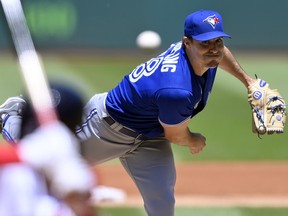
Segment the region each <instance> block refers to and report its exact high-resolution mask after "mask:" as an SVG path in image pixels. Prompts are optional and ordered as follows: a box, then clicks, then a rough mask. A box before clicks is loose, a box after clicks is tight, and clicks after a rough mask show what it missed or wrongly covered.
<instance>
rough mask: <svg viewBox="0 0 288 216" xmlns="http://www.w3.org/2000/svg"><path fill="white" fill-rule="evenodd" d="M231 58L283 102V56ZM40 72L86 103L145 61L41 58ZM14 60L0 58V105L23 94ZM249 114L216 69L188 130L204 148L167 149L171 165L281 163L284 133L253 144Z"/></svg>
mask: <svg viewBox="0 0 288 216" xmlns="http://www.w3.org/2000/svg"><path fill="white" fill-rule="evenodd" d="M256 54H257V55H254V54H252V53H239V54H237V55H236V57H237V59H238V61H239V62H240V63H241V65H242V66H243V68H244V69H245V70H246V71H247V72H248V73H249V74H251V75H252V76H254V74H255V73H256V74H258V76H259V77H261V78H263V79H265V80H266V81H268V82H269V83H270V86H271V87H272V88H276V87H277V88H278V89H279V90H280V92H281V94H282V95H283V96H284V97H285V98H286V101H287V100H288V91H287V80H288V73H287V68H288V61H287V59H288V58H287V54H286V55H284V54H283V53H282V55H277V54H275V53H271V55H263V54H261V55H259V53H256ZM42 57H43V62H44V67H45V70H46V72H47V73H48V76H49V77H50V78H51V79H61V80H66V81H67V80H68V81H70V82H72V83H73V85H75V86H77V87H79V88H81V90H83V92H84V93H85V96H86V97H87V98H86V99H87V100H88V99H89V98H90V97H91V96H92V95H93V94H95V93H99V92H103V91H108V90H109V89H110V88H112V87H113V86H115V85H116V84H117V83H118V82H119V81H120V80H121V78H122V77H123V76H124V75H125V74H126V73H128V72H130V71H131V70H132V69H133V68H134V67H135V66H137V65H138V64H139V63H142V61H143V60H146V59H148V58H150V56H144V55H142V56H141V55H135V56H115V55H111V56H102V57H99V56H98V55H94V56H93V55H90V56H88V55H83V56H81V55H79V57H77V56H73V55H69V57H67V55H66V57H65V54H64V55H43V56H42ZM15 61H16V59H15V58H12V57H11V56H7V55H1V58H0V66H1V79H0V86H1V90H2V91H1V92H0V100H1V101H4V100H5V99H6V98H7V97H9V96H12V95H15V94H19V93H20V92H21V91H22V90H23V84H22V81H21V76H20V75H19V73H18V65H17V64H15ZM251 119H252V117H251V112H250V107H249V105H248V102H247V94H246V88H244V86H243V85H241V84H240V82H238V81H237V80H236V79H235V78H233V77H232V76H231V75H229V74H227V73H226V72H223V71H221V70H219V72H218V75H217V77H216V80H215V85H214V89H213V91H212V94H211V96H210V99H209V102H208V105H207V107H206V109H205V110H204V111H203V112H202V113H200V114H199V115H198V116H196V117H195V118H194V119H193V120H192V121H191V124H190V128H191V130H192V131H197V132H201V133H202V134H203V135H205V136H206V138H207V146H206V148H205V149H204V151H203V152H202V153H201V154H199V155H196V156H194V155H191V154H190V153H189V151H188V149H186V148H183V147H179V146H176V145H173V148H174V153H175V158H176V160H181V161H193V160H194V161H195V160H196V161H203V160H205V161H207V160H228V161H230V160H287V159H288V153H287V152H288V145H287V140H288V136H287V132H285V133H283V134H277V135H272V136H267V135H266V136H262V139H259V138H258V136H257V135H256V134H253V133H252V132H251Z"/></svg>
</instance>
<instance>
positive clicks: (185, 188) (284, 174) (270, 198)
mask: <svg viewBox="0 0 288 216" xmlns="http://www.w3.org/2000/svg"><path fill="white" fill-rule="evenodd" d="M97 170H98V172H99V174H100V176H101V179H100V183H102V184H105V185H107V186H112V187H116V188H120V189H123V190H125V191H126V193H127V199H126V200H125V202H123V203H119V204H121V205H123V204H126V205H139V204H140V205H142V200H141V197H140V196H139V193H138V191H137V188H136V187H135V185H134V183H133V182H132V180H131V179H130V177H129V176H128V175H127V173H126V172H125V170H124V169H123V168H122V166H121V165H110V164H106V165H105V164H104V165H100V166H99V167H97ZM175 195H176V205H188V206H193V205H194V206H204V205H205V206H207V205H210V206H214V205H216V206H231V205H240V206H286V207H287V206H288V162H286V161H285V162H251V163H250V162H207V163H199V162H192V163H189V164H188V163H186V164H177V183H176V187H175Z"/></svg>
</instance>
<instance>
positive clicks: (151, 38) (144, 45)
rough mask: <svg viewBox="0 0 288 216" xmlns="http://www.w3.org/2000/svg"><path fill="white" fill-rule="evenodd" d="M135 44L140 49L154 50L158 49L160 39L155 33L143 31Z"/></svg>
mask: <svg viewBox="0 0 288 216" xmlns="http://www.w3.org/2000/svg"><path fill="white" fill-rule="evenodd" d="M136 44H137V46H138V47H139V48H141V49H148V50H149V49H150V50H154V49H157V48H159V47H160V45H161V37H160V35H159V34H158V33H157V32H155V31H143V32H142V33H140V34H139V35H138V36H137V38H136Z"/></svg>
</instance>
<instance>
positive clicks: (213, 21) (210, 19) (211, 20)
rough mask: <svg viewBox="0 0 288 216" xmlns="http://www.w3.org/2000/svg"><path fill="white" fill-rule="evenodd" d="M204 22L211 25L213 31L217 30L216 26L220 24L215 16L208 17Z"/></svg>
mask: <svg viewBox="0 0 288 216" xmlns="http://www.w3.org/2000/svg"><path fill="white" fill-rule="evenodd" d="M203 22H207V23H209V24H210V25H211V26H212V28H213V29H215V27H216V25H217V24H218V23H219V22H220V21H219V18H218V17H217V16H216V15H215V14H214V15H213V16H208V17H207V18H206V19H204V20H203Z"/></svg>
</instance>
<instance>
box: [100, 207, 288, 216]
mask: <svg viewBox="0 0 288 216" xmlns="http://www.w3.org/2000/svg"><path fill="white" fill-rule="evenodd" d="M100 213H101V214H100V215H101V216H116V215H117V216H145V215H146V214H145V211H144V209H142V208H119V207H117V208H101V209H100ZM175 215H177V216H271V215H273V216H287V215H288V208H246V207H229V208H215V207H213V208H202V207H201V208H200V207H199V208H196V207H195V208H188V207H186V208H183V207H181V208H180V207H179V208H176V210H175Z"/></svg>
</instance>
